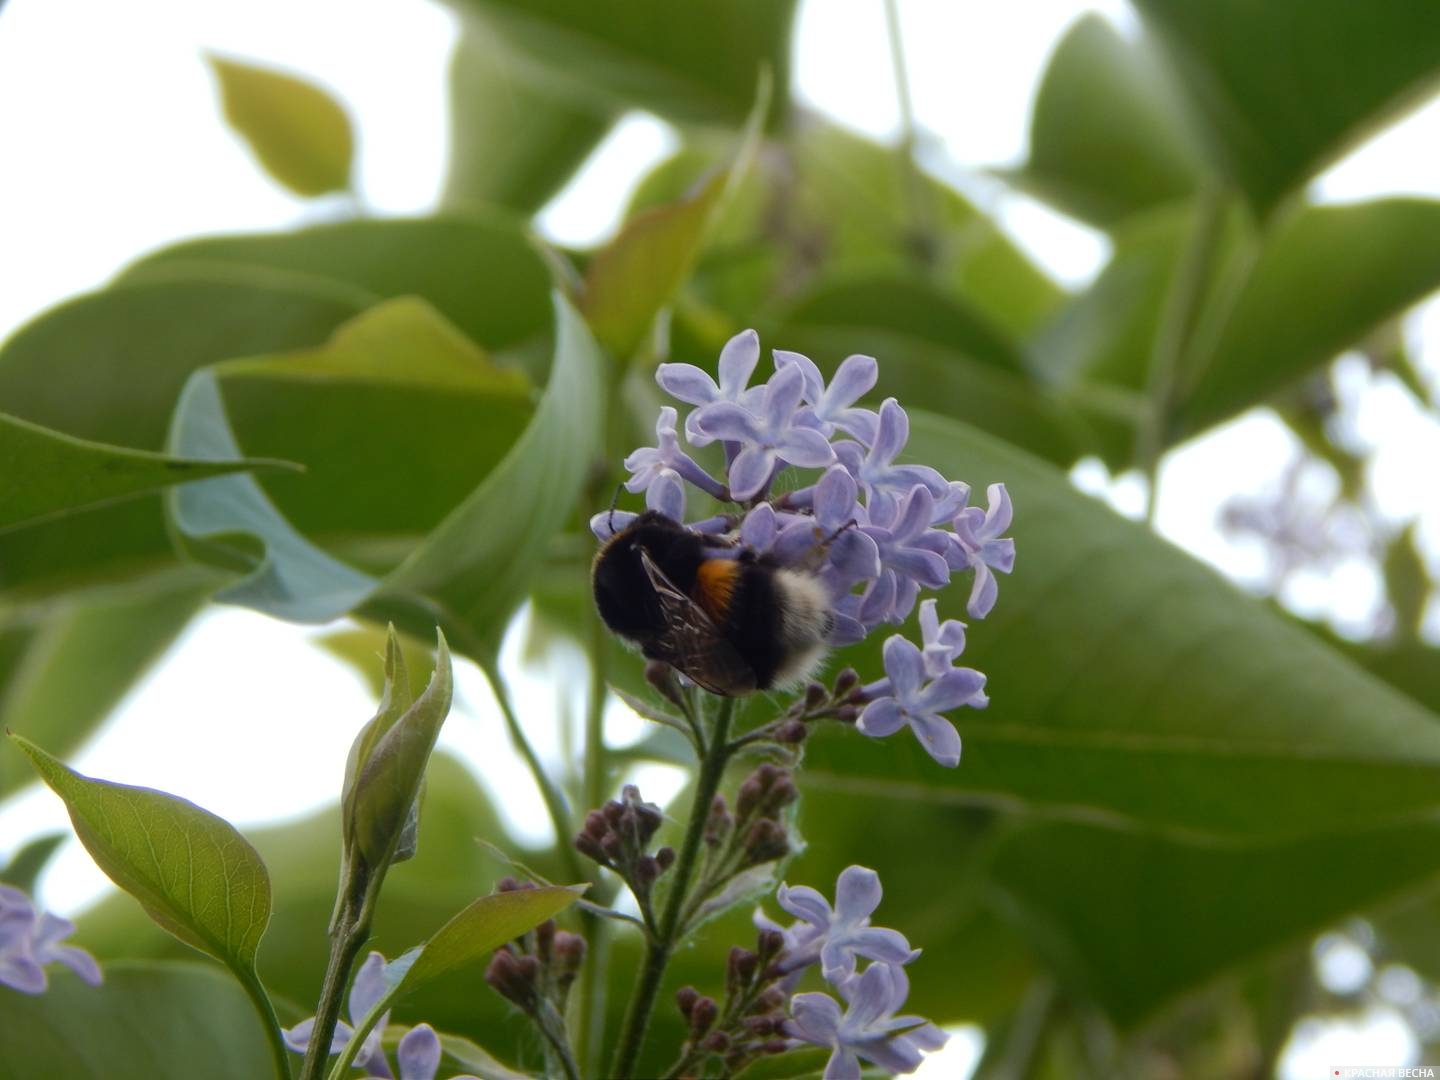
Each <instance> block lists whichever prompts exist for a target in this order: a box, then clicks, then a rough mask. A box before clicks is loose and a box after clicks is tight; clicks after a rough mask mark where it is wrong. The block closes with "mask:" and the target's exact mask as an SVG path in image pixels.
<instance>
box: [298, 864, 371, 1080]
mask: <svg viewBox="0 0 1440 1080" xmlns="http://www.w3.org/2000/svg"><path fill="white" fill-rule="evenodd" d="M350 884H351V883H350V882H346V886H347V887H348V886H349V885H350ZM376 891H377V892H378V889H377V890H376ZM352 895H353V894H352ZM368 900H369V897H368V895H367V897H366V901H368ZM371 906H372V905H371V904H370V903H368V902H365V903H362V905H361V909H360V910H359V911H358V912H357V911H355V910H354V907H353V905H352V904H349V903H347V905H346V908H345V911H344V913H343V914H342V915H341V917H340V920H339V922H338V925H337V926H336V928H335V932H334V933H333V934H331V944H330V960H329V962H328V963H327V964H326V966H325V981H324V982H323V983H321V985H320V1001H319V1003H318V1004H317V1005H316V1007H315V1026H314V1027H313V1028H312V1029H311V1031H310V1043H309V1045H308V1046H306V1048H305V1063H304V1064H303V1065H301V1067H300V1080H321V1077H322V1076H324V1075H325V1062H326V1060H327V1059H328V1058H329V1057H330V1042H331V1040H332V1039H333V1038H334V1035H335V1023H336V1021H337V1020H339V1019H340V1004H341V1002H342V1001H344V999H345V991H346V988H347V987H349V985H350V973H351V972H352V971H353V970H354V968H355V958H356V957H358V956H359V955H360V950H361V949H363V948H365V942H366V941H368V940H369V938H370V909H371Z"/></svg>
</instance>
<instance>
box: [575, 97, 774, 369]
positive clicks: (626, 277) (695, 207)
mask: <svg viewBox="0 0 1440 1080" xmlns="http://www.w3.org/2000/svg"><path fill="white" fill-rule="evenodd" d="M770 94H771V90H770V83H769V79H768V76H767V77H765V78H762V79H761V80H760V84H759V88H758V90H757V91H756V95H755V106H754V108H753V109H752V110H751V113H750V119H749V120H748V121H747V122H746V124H745V128H744V130H743V131H742V132H741V133H740V146H739V148H738V149H737V150H736V151H735V155H734V157H733V159H732V160H731V162H730V164H729V165H728V166H727V167H726V168H725V169H723V170H719V171H717V172H716V173H715V174H714V175H713V176H711V177H709V178H708V179H707V180H705V181H704V182H703V183H700V184H699V185H697V187H696V189H695V190H693V191H691V192H689V193H688V194H686V195H685V196H684V197H682V198H680V199H677V200H676V201H675V202H672V203H667V204H664V205H660V206H652V207H649V208H647V209H645V210H643V211H641V212H640V213H638V214H636V215H634V216H633V217H631V218H630V219H629V220H627V221H626V222H625V224H624V225H623V226H622V227H621V229H620V232H619V233H618V234H617V235H616V237H615V238H614V239H613V240H611V241H610V243H608V244H606V245H605V246H604V247H603V248H601V249H600V250H599V251H597V252H596V253H595V255H594V257H593V258H592V259H591V260H590V263H589V265H588V266H587V267H586V268H585V294H584V296H585V300H584V304H583V305H582V309H583V311H584V313H585V318H586V319H587V321H588V322H589V323H590V325H591V327H592V328H593V329H594V331H595V337H596V340H598V341H599V342H600V344H601V345H602V346H604V347H605V348H606V349H607V350H608V351H609V353H610V355H611V356H614V357H616V358H617V359H621V360H623V359H625V358H627V357H629V356H630V355H631V354H632V353H634V352H635V350H636V349H637V348H638V347H639V345H640V343H641V342H642V341H643V340H644V337H645V334H646V332H647V331H648V330H649V328H650V324H651V323H652V322H654V320H655V316H656V314H657V313H658V312H659V311H660V309H661V308H663V307H664V306H665V305H666V303H668V302H669V300H670V298H671V297H672V296H673V295H674V294H675V292H676V290H677V289H679V288H680V286H681V285H682V284H683V283H684V281H685V279H686V277H687V276H688V275H689V272H690V268H691V266H692V265H693V264H694V262H695V260H696V258H697V257H698V256H699V254H700V250H701V248H702V246H703V245H704V243H705V239H706V236H707V235H708V234H709V233H710V232H711V230H712V228H713V227H714V224H715V220H716V218H717V217H718V215H719V214H720V212H721V211H722V209H723V206H724V202H725V199H726V197H727V195H728V194H729V193H730V192H731V191H732V190H733V189H735V188H736V187H737V186H738V185H739V184H740V182H741V181H742V179H743V178H744V176H745V174H746V173H747V172H748V171H749V168H750V162H751V160H752V159H753V158H754V156H755V152H756V150H757V148H758V146H759V141H760V125H761V123H762V122H763V121H764V119H765V110H766V107H767V105H768V104H769V101H770Z"/></svg>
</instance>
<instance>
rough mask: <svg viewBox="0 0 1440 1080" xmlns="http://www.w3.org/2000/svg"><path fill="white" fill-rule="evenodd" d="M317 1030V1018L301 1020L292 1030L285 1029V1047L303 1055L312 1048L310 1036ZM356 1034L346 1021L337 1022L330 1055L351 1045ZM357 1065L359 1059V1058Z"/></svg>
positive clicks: (331, 1040)
mask: <svg viewBox="0 0 1440 1080" xmlns="http://www.w3.org/2000/svg"><path fill="white" fill-rule="evenodd" d="M314 1030H315V1018H314V1017H313V1016H312V1017H311V1018H310V1019H309V1020H301V1021H300V1023H298V1024H296V1025H295V1026H294V1027H292V1028H288V1029H284V1030H282V1031H281V1034H282V1035H284V1036H285V1045H286V1046H288V1047H290V1049H291V1050H294V1051H295V1052H296V1053H297V1054H303V1053H305V1051H306V1050H307V1049H309V1047H310V1035H311V1033H312V1032H313V1031H314ZM354 1034H355V1029H354V1028H352V1027H351V1026H350V1025H349V1024H347V1023H345V1021H344V1020H337V1021H335V1034H334V1035H332V1036H331V1037H330V1053H332V1054H338V1053H339V1052H340V1051H341V1050H344V1049H345V1047H347V1046H349V1045H350V1038H351V1036H353V1035H354ZM356 1060H357V1064H358V1063H359V1059H358V1058H357V1059H356Z"/></svg>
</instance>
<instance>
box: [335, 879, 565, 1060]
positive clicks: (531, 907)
mask: <svg viewBox="0 0 1440 1080" xmlns="http://www.w3.org/2000/svg"><path fill="white" fill-rule="evenodd" d="M588 887H589V886H587V885H542V886H540V887H538V888H535V889H515V890H512V891H509V892H500V893H493V894H491V895H490V896H482V897H480V898H479V899H477V900H475V901H474V902H473V903H472V904H471V905H470V906H469V907H467V908H466V909H465V910H464V911H462V912H460V913H459V914H458V915H456V916H455V917H454V918H453V919H451V920H450V921H449V922H447V923H446V924H445V925H444V926H442V927H441V928H440V929H439V930H437V931H436V932H435V934H434V936H433V937H431V938H430V940H428V941H426V942H425V943H424V944H423V945H417V946H416V947H415V948H413V949H411V950H410V951H409V952H407V953H405V954H404V955H403V956H401V957H399V958H397V959H396V960H393V961H391V963H389V964H387V965H386V968H385V981H386V984H387V986H386V990H385V994H384V995H383V996H382V997H381V998H380V999H379V1000H378V1001H376V1002H375V1004H374V1005H372V1006H371V1007H370V1011H369V1012H367V1013H366V1014H365V1015H364V1016H363V1017H356V1018H354V1019H355V1021H356V1023H355V1039H356V1041H357V1042H358V1041H360V1040H363V1039H364V1038H365V1036H366V1035H367V1034H368V1033H369V1032H370V1030H371V1028H373V1027H374V1026H375V1024H376V1022H377V1021H378V1020H379V1019H380V1017H381V1015H382V1014H384V1013H385V1012H386V1011H388V1010H389V1009H390V1007H391V1006H392V1005H393V1004H394V1003H395V1002H396V1001H398V1000H399V999H400V998H401V997H402V996H403V995H404V994H407V993H409V992H410V991H412V990H418V989H419V988H420V987H422V986H424V985H425V984H426V983H427V982H431V981H432V980H434V979H438V978H440V977H442V976H444V975H447V974H449V973H451V972H454V971H458V970H459V969H461V968H464V967H467V966H469V965H472V964H475V963H477V962H479V961H480V960H484V959H486V958H488V957H489V956H490V954H491V953H493V952H494V951H495V950H496V949H498V948H499V947H500V946H501V945H504V944H505V943H506V942H507V941H513V940H514V939H515V938H517V937H519V936H520V935H521V934H524V933H526V932H528V931H530V930H533V929H534V928H535V927H537V926H539V925H540V924H541V923H542V922H544V921H545V920H546V919H549V918H551V917H553V916H555V915H558V914H559V913H560V912H561V911H564V910H565V909H566V908H567V907H569V906H570V905H571V904H573V903H574V902H575V901H576V900H578V899H580V896H581V895H582V894H583V893H584V892H585V890H586V889H587V888H588ZM350 1056H353V1055H350ZM344 1061H345V1058H344V1057H342V1058H341V1059H340V1060H339V1061H338V1062H337V1063H336V1065H335V1067H334V1069H332V1071H331V1073H330V1075H331V1076H332V1077H335V1076H337V1075H343V1072H342V1070H341V1065H342V1064H343V1063H344Z"/></svg>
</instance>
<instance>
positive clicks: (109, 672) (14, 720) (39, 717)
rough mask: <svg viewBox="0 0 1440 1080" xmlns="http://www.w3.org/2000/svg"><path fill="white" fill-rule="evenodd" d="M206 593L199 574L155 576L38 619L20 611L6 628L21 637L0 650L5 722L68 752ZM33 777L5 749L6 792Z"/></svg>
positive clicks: (1, 782) (1, 720)
mask: <svg viewBox="0 0 1440 1080" xmlns="http://www.w3.org/2000/svg"><path fill="white" fill-rule="evenodd" d="M200 601H201V590H200V588H199V587H197V584H196V583H195V582H194V581H192V582H190V583H189V584H184V585H181V586H179V587H175V586H171V587H169V588H162V587H160V585H158V584H154V585H151V586H149V587H147V588H145V589H143V590H141V591H139V592H133V591H121V592H112V593H107V594H102V595H98V596H96V597H94V598H90V599H86V600H83V601H71V602H68V603H66V604H63V605H58V606H56V607H55V608H54V609H53V610H51V611H48V612H46V613H45V615H44V616H43V617H41V618H38V619H37V620H36V621H34V622H33V623H27V622H25V621H23V620H22V619H20V617H18V616H16V617H15V619H14V621H12V622H11V623H10V624H9V625H8V627H7V630H5V631H0V637H4V636H7V635H16V636H18V637H19V638H20V639H21V640H20V641H19V642H17V645H18V647H17V648H16V650H15V652H13V653H11V654H8V659H6V658H0V728H12V729H14V730H16V731H19V732H21V733H22V734H24V735H26V736H28V737H29V738H31V739H33V740H35V741H36V742H41V743H44V744H45V745H46V746H49V747H52V748H53V749H54V751H55V752H56V753H57V754H68V753H69V752H70V751H71V750H73V749H75V748H76V747H77V746H79V745H80V743H81V742H82V741H83V740H84V739H85V738H86V737H87V736H88V735H89V734H90V733H91V732H92V731H94V730H95V728H96V727H98V726H99V725H100V723H101V722H102V721H104V720H105V718H106V717H107V716H109V715H110V712H111V710H112V709H114V708H115V706H116V704H117V703H118V702H119V701H120V699H121V698H122V697H123V696H124V695H125V694H126V693H127V692H128V691H129V690H130V688H131V687H132V686H134V685H135V684H136V683H137V682H138V681H139V679H140V678H141V677H142V676H143V675H144V674H145V673H146V671H148V670H149V668H150V666H151V665H152V664H153V663H154V662H155V661H156V660H157V659H158V658H159V657H160V656H161V654H162V653H164V651H165V650H166V649H167V648H169V646H170V643H171V642H173V641H174V640H175V638H176V636H177V635H178V634H179V633H180V631H181V630H182V629H184V627H185V626H186V624H187V623H189V621H190V619H191V616H193V615H194V614H195V611H196V609H197V608H199V606H200ZM12 762H13V764H12ZM32 779H33V774H32V773H31V771H30V770H29V768H27V767H25V766H24V765H23V764H22V763H21V759H20V757H19V755H18V754H16V755H13V756H12V755H10V754H9V753H6V754H4V755H0V797H3V796H5V795H7V794H9V793H10V792H12V791H14V790H16V789H17V788H19V787H20V786H21V785H22V784H23V783H25V782H26V781H28V780H32Z"/></svg>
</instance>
